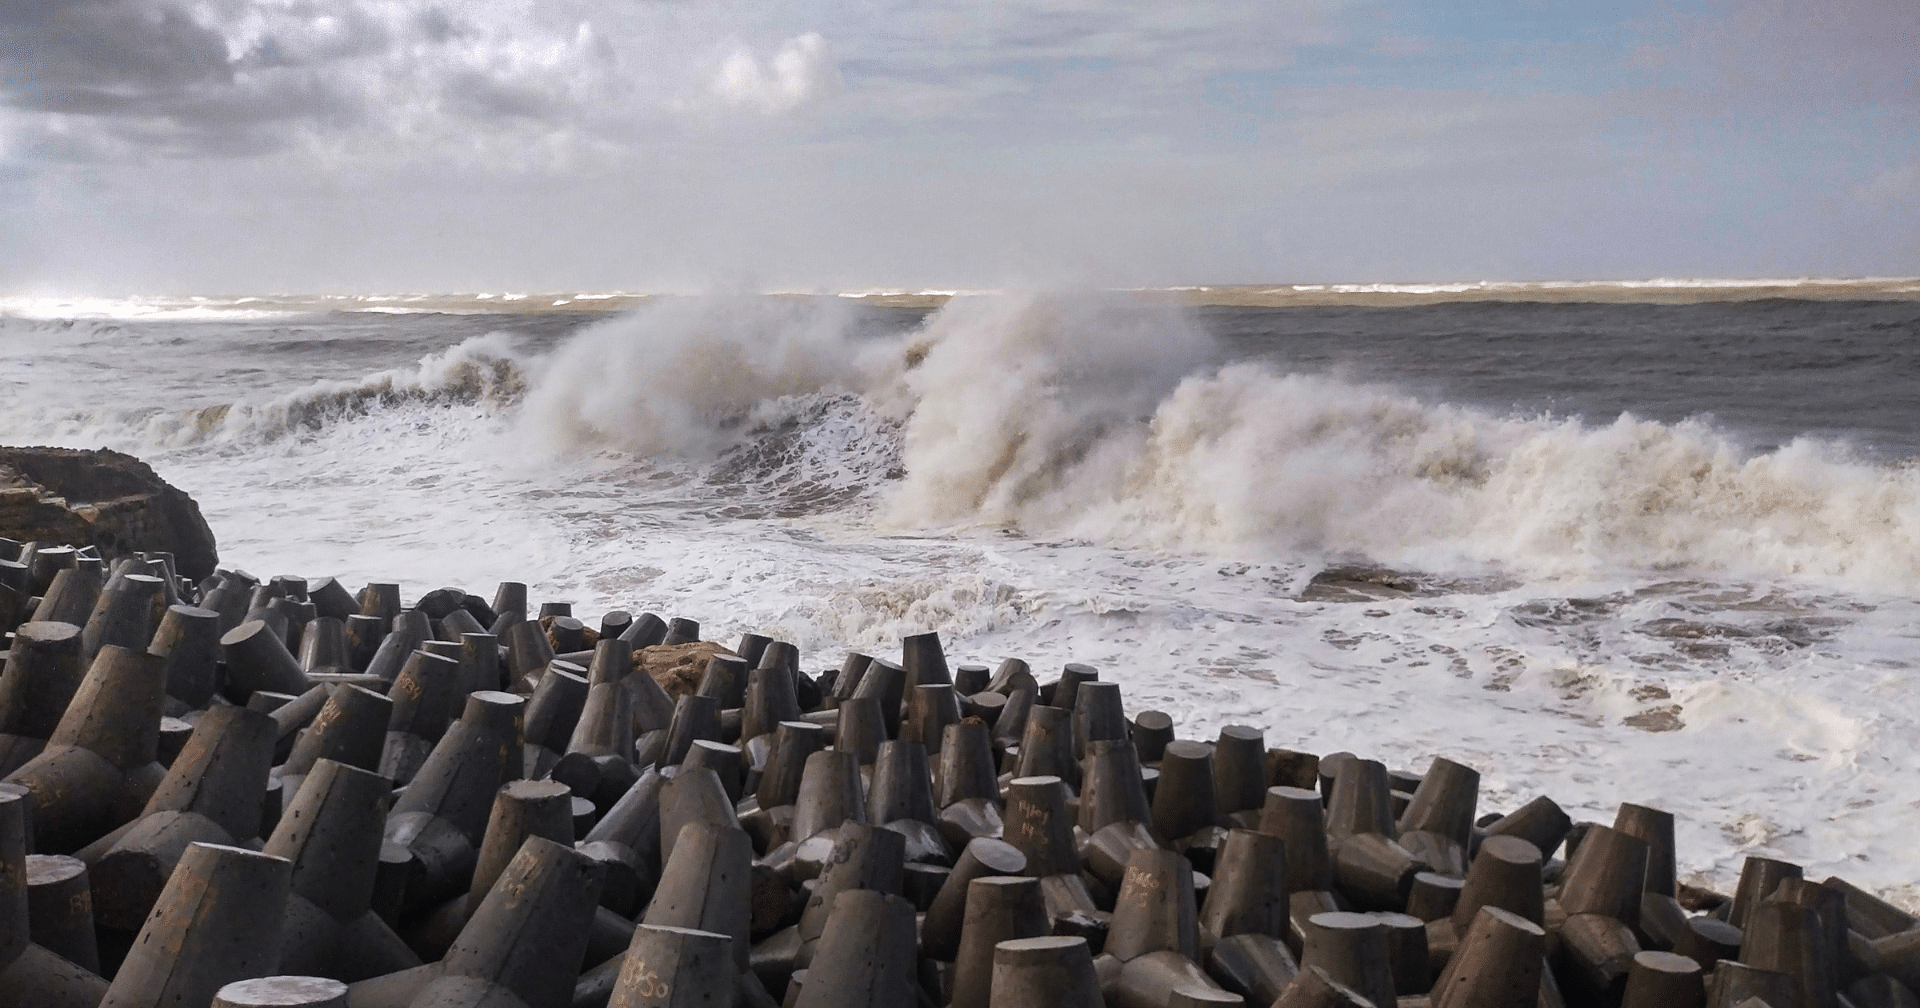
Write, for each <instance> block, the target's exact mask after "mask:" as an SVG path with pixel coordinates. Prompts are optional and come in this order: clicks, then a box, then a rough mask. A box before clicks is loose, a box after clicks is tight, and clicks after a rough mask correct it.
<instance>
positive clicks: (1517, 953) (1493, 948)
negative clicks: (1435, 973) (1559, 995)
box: [1432, 906, 1547, 1008]
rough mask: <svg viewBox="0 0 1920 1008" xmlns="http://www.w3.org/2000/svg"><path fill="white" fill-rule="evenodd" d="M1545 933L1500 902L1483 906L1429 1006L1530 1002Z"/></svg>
mask: <svg viewBox="0 0 1920 1008" xmlns="http://www.w3.org/2000/svg"><path fill="white" fill-rule="evenodd" d="M1546 943H1547V933H1546V932H1545V931H1543V930H1541V928H1540V925H1538V924H1535V923H1534V922H1532V921H1530V920H1527V919H1526V918H1524V917H1521V916H1519V915H1517V914H1511V913H1508V912H1507V911H1505V910H1502V909H1500V908H1499V907H1492V906H1489V907H1482V908H1481V909H1480V912H1479V914H1478V915H1476V916H1475V917H1474V919H1473V923H1472V924H1471V925H1469V926H1468V928H1467V933H1466V934H1465V935H1464V936H1462V937H1461V939H1460V947H1459V949H1458V950H1456V951H1455V952H1454V954H1453V959H1452V961H1451V962H1449V963H1448V964H1447V968H1446V970H1445V971H1443V972H1442V973H1441V974H1440V978H1439V979H1438V980H1436V981H1435V982H1434V985H1433V994H1432V1000H1433V1006H1434V1008H1532V1006H1533V1005H1534V1004H1535V1003H1536V1001H1537V999H1538V998H1539V996H1540V973H1541V970H1542V968H1543V966H1544V962H1545V960H1544V958H1543V956H1544V954H1545V951H1546Z"/></svg>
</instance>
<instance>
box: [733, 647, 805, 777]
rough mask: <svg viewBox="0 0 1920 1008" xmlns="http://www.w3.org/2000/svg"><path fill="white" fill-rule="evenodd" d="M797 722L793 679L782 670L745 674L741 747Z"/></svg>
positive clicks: (763, 669) (797, 714)
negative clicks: (785, 725) (783, 726)
mask: <svg viewBox="0 0 1920 1008" xmlns="http://www.w3.org/2000/svg"><path fill="white" fill-rule="evenodd" d="M799 721H800V701H799V699H798V698H797V697H795V695H794V692H793V676H792V675H790V674H788V673H787V671H786V670H785V669H765V668H758V669H754V670H753V671H752V672H750V673H748V676H747V695H746V706H745V707H744V708H742V710H741V717H740V742H741V744H742V745H744V744H746V743H748V742H751V741H753V740H754V739H756V738H758V737H760V736H761V735H766V734H769V733H773V732H776V731H778V730H779V728H780V726H781V725H782V724H788V723H794V722H799ZM801 723H804V722H801ZM814 727H815V728H818V727H819V726H818V725H815V726H814ZM816 748H817V747H816ZM801 759H802V761H803V762H804V760H805V756H804V755H802V757H801ZM766 807H771V806H766Z"/></svg>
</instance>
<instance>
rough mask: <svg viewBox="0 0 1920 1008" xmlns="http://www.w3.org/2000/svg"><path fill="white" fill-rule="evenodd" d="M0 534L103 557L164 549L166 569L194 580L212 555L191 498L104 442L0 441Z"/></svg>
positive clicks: (208, 567)
mask: <svg viewBox="0 0 1920 1008" xmlns="http://www.w3.org/2000/svg"><path fill="white" fill-rule="evenodd" d="M0 536H5V537H6V538H9V539H17V540H19V541H21V542H28V541H38V542H43V543H64V544H68V545H73V546H84V545H93V546H96V547H98V548H99V550H100V553H101V555H102V556H104V557H106V558H107V559H109V560H112V559H114V558H116V557H120V556H124V555H126V554H129V553H133V552H136V551H142V550H144V551H150V552H163V553H172V554H173V563H174V569H175V570H176V571H178V572H179V573H180V574H182V575H184V576H186V577H189V578H192V579H194V580H196V581H198V580H200V579H201V578H204V577H207V576H208V575H210V574H212V573H213V568H214V566H215V565H216V564H217V563H218V562H219V554H218V552H217V549H216V547H215V545H214V541H213V530H212V529H209V528H208V527H207V522H206V519H204V518H202V517H200V506H199V505H198V504H195V503H194V502H193V498H191V497H189V496H187V494H186V492H185V491H183V490H179V489H177V488H175V487H173V486H170V485H168V483H167V482H166V481H165V480H162V479H161V478H160V477H159V476H157V475H155V474H154V472H153V470H152V469H151V468H150V467H148V465H147V464H146V463H145V462H142V461H140V460H139V459H137V458H134V457H133V456H131V455H124V454H121V453H120V452H116V451H108V450H106V449H101V450H99V451H85V450H79V449H73V448H9V447H0Z"/></svg>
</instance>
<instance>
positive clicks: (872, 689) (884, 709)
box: [843, 658, 907, 738]
mask: <svg viewBox="0 0 1920 1008" xmlns="http://www.w3.org/2000/svg"><path fill="white" fill-rule="evenodd" d="M906 690H907V670H906V669H903V668H901V667H900V666H898V665H896V664H894V663H893V662H890V661H888V660H886V659H885V658H875V659H874V660H873V661H872V662H870V663H869V664H868V665H867V674H866V675H864V676H862V677H861V679H860V686H859V688H858V689H856V690H854V693H853V695H854V696H856V697H872V698H873V699H875V700H878V701H879V702H880V717H881V719H882V720H884V721H885V722H886V725H887V737H888V738H894V737H896V736H898V735H899V734H900V708H901V705H902V703H903V702H904V700H905V696H906ZM843 706H844V705H843Z"/></svg>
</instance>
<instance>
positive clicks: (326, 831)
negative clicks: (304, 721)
mask: <svg viewBox="0 0 1920 1008" xmlns="http://www.w3.org/2000/svg"><path fill="white" fill-rule="evenodd" d="M302 780H303V783H302V784H301V786H300V790H299V791H297V792H296V793H295V794H294V796H293V799H292V801H291V802H290V803H289V804H288V806H287V810H286V813H285V814H283V815H282V816H281V817H280V825H279V826H278V827H276V828H275V829H274V831H273V835H272V836H271V837H268V838H267V843H266V846H265V847H264V848H263V851H264V852H265V853H267V854H272V855H275V856H277V857H283V858H286V859H287V860H289V861H291V862H292V863H293V875H292V882H291V892H290V895H289V896H288V898H287V914H286V921H285V924H284V926H283V928H282V931H281V943H280V959H279V965H278V966H277V967H276V968H277V969H279V970H280V971H282V972H284V973H291V974H297V975H302V976H321V977H331V978H333V979H335V980H341V981H345V982H348V983H351V982H354V981H356V980H364V979H366V978H368V977H371V976H378V975H380V974H384V973H392V972H396V971H398V970H403V969H408V968H411V967H415V966H419V965H420V959H419V957H418V956H416V955H414V953H413V952H412V951H411V950H410V949H408V948H407V946H406V943H405V942H403V941H401V940H400V936H399V935H396V934H394V932H393V929H392V928H390V927H389V926H388V925H387V922H386V921H384V920H382V919H381V918H380V916H379V915H378V914H376V913H375V912H374V911H373V894H374V884H375V880H376V878H377V876H378V871H379V867H380V850H381V845H382V843H383V841H382V839H381V830H382V827H383V826H384V824H385V820H386V814H387V805H388V803H389V801H390V798H389V788H390V786H391V785H390V783H389V782H388V781H387V779H386V778H384V777H381V776H380V775H379V774H376V773H373V772H371V771H368V770H363V769H360V768H358V767H352V766H348V765H346V764H344V763H339V762H335V761H333V760H326V759H323V760H319V761H316V762H315V763H314V765H313V769H312V771H311V772H310V773H308V774H307V775H306V776H305V777H304V778H303V779H302Z"/></svg>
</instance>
